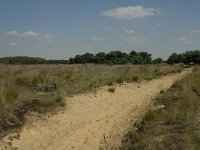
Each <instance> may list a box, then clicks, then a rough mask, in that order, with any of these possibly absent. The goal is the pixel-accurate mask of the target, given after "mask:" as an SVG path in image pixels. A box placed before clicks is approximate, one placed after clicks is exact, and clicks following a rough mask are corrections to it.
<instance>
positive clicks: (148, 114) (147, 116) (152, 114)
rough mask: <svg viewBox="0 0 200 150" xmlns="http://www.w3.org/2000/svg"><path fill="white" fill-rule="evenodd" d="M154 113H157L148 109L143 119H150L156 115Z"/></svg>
mask: <svg viewBox="0 0 200 150" xmlns="http://www.w3.org/2000/svg"><path fill="white" fill-rule="evenodd" d="M156 114H157V112H156V110H152V109H149V110H148V111H147V112H146V114H145V116H144V120H145V121H151V120H153V119H154V118H155V117H156Z"/></svg>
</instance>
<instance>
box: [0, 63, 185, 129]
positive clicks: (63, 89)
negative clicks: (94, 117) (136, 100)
mask: <svg viewBox="0 0 200 150" xmlns="http://www.w3.org/2000/svg"><path fill="white" fill-rule="evenodd" d="M0 67H1V70H0V131H5V130H6V129H9V128H12V127H17V126H21V125H22V124H23V120H24V117H23V116H24V114H25V113H26V112H27V111H39V112H46V111H48V110H51V109H52V108H55V107H59V106H63V105H65V97H66V96H72V95H74V94H77V93H83V92H87V91H89V90H90V91H91V90H95V89H96V88H98V87H99V86H103V85H110V86H111V85H113V84H116V83H123V82H132V81H139V80H142V79H145V78H146V77H147V76H148V77H151V78H157V77H160V76H163V75H166V74H169V73H176V72H179V71H180V70H182V69H183V68H182V67H181V66H179V65H174V66H170V65H164V64H161V65H112V66H110V65H92V64H85V65H0ZM110 92H112V91H110ZM113 92H114V91H113Z"/></svg>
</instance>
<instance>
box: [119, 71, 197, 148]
mask: <svg viewBox="0 0 200 150" xmlns="http://www.w3.org/2000/svg"><path fill="white" fill-rule="evenodd" d="M199 74H200V67H195V68H194V69H193V72H192V73H191V74H189V75H188V76H187V77H185V78H184V79H182V80H181V81H177V82H176V83H175V84H174V85H173V86H172V87H171V88H170V89H169V90H168V91H166V92H165V91H161V92H160V96H158V97H157V98H156V99H155V104H154V105H155V106H154V107H155V108H161V109H150V110H148V111H147V112H146V114H145V115H144V117H143V118H142V120H141V121H139V122H137V123H136V124H134V125H133V128H134V130H132V131H130V132H129V133H127V134H126V135H125V136H124V139H123V145H122V147H121V148H120V149H121V150H130V149H131V150H137V149H146V150H152V149H155V150H157V149H162V150H168V149H171V150H172V149H180V150H188V149H194V150H195V149H196V150H198V149H199V145H200V124H199V123H200V76H199ZM161 106H162V107H161ZM135 128H136V129H135Z"/></svg>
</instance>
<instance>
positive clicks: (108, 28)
mask: <svg viewBox="0 0 200 150" xmlns="http://www.w3.org/2000/svg"><path fill="white" fill-rule="evenodd" d="M103 29H104V30H111V29H112V27H110V26H108V27H103Z"/></svg>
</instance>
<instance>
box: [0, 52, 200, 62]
mask: <svg viewBox="0 0 200 150" xmlns="http://www.w3.org/2000/svg"><path fill="white" fill-rule="evenodd" d="M163 62H166V63H168V64H174V63H185V64H189V63H191V62H193V63H195V64H200V51H199V50H193V51H186V52H184V53H182V54H176V53H173V54H172V55H170V56H169V58H168V59H167V61H163V59H162V58H156V59H152V55H151V54H149V53H148V52H136V51H131V52H130V53H128V54H127V53H125V52H121V51H118V50H117V51H111V52H109V53H105V52H99V53H97V54H91V53H85V54H82V55H76V56H75V57H72V58H70V59H68V60H67V59H66V60H53V59H49V60H47V59H44V58H39V57H27V56H15V57H2V58H0V63H2V64H87V63H93V64H111V65H112V64H157V63H163Z"/></svg>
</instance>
